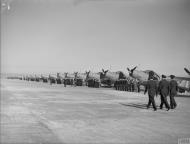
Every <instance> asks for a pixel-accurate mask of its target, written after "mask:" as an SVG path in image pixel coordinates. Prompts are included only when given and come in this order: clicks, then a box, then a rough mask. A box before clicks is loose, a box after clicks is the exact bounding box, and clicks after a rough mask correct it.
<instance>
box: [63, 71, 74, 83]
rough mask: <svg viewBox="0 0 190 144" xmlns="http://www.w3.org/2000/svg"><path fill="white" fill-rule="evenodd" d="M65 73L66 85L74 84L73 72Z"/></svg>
mask: <svg viewBox="0 0 190 144" xmlns="http://www.w3.org/2000/svg"><path fill="white" fill-rule="evenodd" d="M64 74H65V80H66V84H67V85H73V84H74V79H75V74H74V73H68V72H66V73H64Z"/></svg>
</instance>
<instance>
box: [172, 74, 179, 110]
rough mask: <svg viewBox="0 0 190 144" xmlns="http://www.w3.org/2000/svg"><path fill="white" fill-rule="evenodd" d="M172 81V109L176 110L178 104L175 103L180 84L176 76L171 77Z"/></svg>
mask: <svg viewBox="0 0 190 144" xmlns="http://www.w3.org/2000/svg"><path fill="white" fill-rule="evenodd" d="M170 78H171V81H170V107H171V109H175V108H176V107H177V104H176V102H175V99H174V97H175V96H176V95H177V90H178V84H177V82H176V81H175V80H174V78H175V76H174V75H170Z"/></svg>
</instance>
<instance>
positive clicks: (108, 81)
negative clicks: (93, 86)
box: [100, 69, 126, 86]
mask: <svg viewBox="0 0 190 144" xmlns="http://www.w3.org/2000/svg"><path fill="white" fill-rule="evenodd" d="M100 79H101V83H102V84H105V85H107V86H113V85H114V83H115V82H116V81H117V80H119V79H126V75H125V74H124V73H123V72H122V71H117V72H110V71H109V70H106V71H105V70H104V69H102V72H101V74H100Z"/></svg>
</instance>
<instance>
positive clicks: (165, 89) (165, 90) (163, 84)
mask: <svg viewBox="0 0 190 144" xmlns="http://www.w3.org/2000/svg"><path fill="white" fill-rule="evenodd" d="M158 90H159V92H160V99H161V104H160V109H162V108H163V104H165V106H166V108H167V111H168V110H170V106H169V104H168V101H167V96H168V95H169V91H170V83H169V82H168V81H167V80H166V76H165V75H162V80H161V81H160V83H159V87H158Z"/></svg>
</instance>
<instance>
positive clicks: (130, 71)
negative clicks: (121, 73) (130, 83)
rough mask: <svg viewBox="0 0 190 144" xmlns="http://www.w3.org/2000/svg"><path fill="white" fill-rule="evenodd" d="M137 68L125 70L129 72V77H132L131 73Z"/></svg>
mask: <svg viewBox="0 0 190 144" xmlns="http://www.w3.org/2000/svg"><path fill="white" fill-rule="evenodd" d="M136 68H137V66H136V67H134V68H133V69H131V70H130V69H129V68H127V70H128V71H129V75H130V76H132V75H133V71H134V70H135V69H136Z"/></svg>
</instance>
